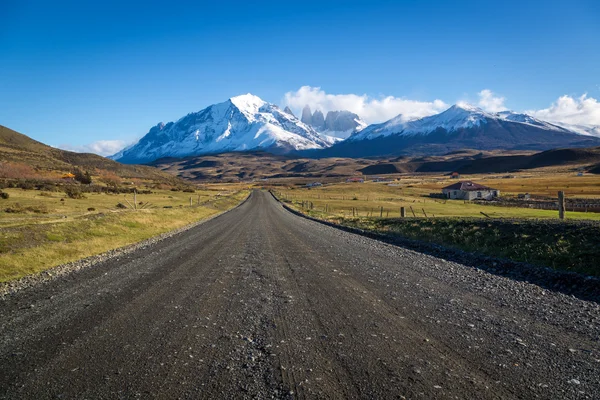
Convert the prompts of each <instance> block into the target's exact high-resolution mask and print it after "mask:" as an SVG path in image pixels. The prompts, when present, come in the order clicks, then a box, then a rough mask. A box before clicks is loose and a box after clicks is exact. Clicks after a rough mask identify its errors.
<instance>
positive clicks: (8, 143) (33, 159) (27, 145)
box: [0, 125, 185, 184]
mask: <svg viewBox="0 0 600 400" xmlns="http://www.w3.org/2000/svg"><path fill="white" fill-rule="evenodd" d="M3 162H4V163H6V162H9V163H16V164H20V165H23V164H24V165H27V166H29V167H32V168H33V169H34V170H35V171H38V172H39V173H47V172H59V173H65V172H70V171H72V170H73V169H74V168H81V169H83V170H89V171H94V170H101V171H107V172H111V173H114V174H116V175H117V176H119V177H121V178H139V179H149V180H153V181H156V182H160V183H167V184H185V183H184V182H182V181H181V180H180V179H178V178H176V177H174V176H173V175H170V174H168V173H166V172H162V171H160V170H158V169H156V168H153V167H150V166H145V165H124V164H121V163H118V162H116V161H113V160H109V159H108V158H104V157H101V156H98V155H96V154H87V153H75V152H71V151H66V150H61V149H57V148H54V147H51V146H48V145H45V144H44V143H41V142H38V141H36V140H33V139H31V138H30V137H28V136H26V135H23V134H21V133H19V132H16V131H14V130H12V129H9V128H7V127H5V126H2V125H0V163H3Z"/></svg>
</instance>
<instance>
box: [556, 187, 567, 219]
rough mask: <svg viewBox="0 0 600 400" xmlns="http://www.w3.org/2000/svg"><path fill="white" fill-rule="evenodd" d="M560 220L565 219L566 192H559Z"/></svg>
mask: <svg viewBox="0 0 600 400" xmlns="http://www.w3.org/2000/svg"><path fill="white" fill-rule="evenodd" d="M558 218H559V219H565V192H563V191H562V190H561V191H559V192H558Z"/></svg>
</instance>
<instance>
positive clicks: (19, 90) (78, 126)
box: [0, 0, 600, 148]
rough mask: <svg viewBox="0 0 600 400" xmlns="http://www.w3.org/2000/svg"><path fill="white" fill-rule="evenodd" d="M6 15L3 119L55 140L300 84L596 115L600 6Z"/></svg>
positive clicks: (99, 7)
mask: <svg viewBox="0 0 600 400" xmlns="http://www.w3.org/2000/svg"><path fill="white" fill-rule="evenodd" d="M122 3H127V4H122ZM0 16H2V21H3V23H2V24H0V51H1V52H0V54H1V55H0V58H1V59H0V61H1V64H0V124H2V125H6V126H8V127H10V128H13V129H16V130H18V131H20V132H22V133H25V134H27V135H29V136H31V137H33V138H35V139H37V140H40V141H42V142H45V143H48V144H51V145H68V146H71V147H72V148H84V147H82V146H84V145H87V144H89V143H91V142H95V141H98V140H111V141H112V140H120V141H124V142H130V141H132V140H134V139H136V138H139V137H140V136H142V135H143V134H145V133H146V132H147V131H148V129H149V128H150V127H151V126H153V125H155V124H156V123H157V122H159V121H165V122H167V121H170V120H176V119H178V118H180V117H182V116H183V115H185V114H187V113H189V112H192V111H197V110H200V109H202V108H204V107H206V106H208V105H210V104H213V103H216V102H222V101H224V100H226V99H227V98H229V97H231V96H235V95H237V94H242V93H247V92H251V93H253V94H256V95H258V96H260V97H262V98H263V99H264V100H267V101H270V102H273V103H277V104H282V105H283V104H284V103H285V102H286V101H289V99H290V98H293V99H295V101H296V102H299V101H303V97H302V96H300V95H298V91H299V90H300V89H301V87H303V86H309V87H310V88H311V89H310V90H312V92H314V93H317V92H318V93H322V94H323V93H326V94H330V95H341V94H346V95H357V96H363V97H361V98H363V99H365V98H366V99H367V101H366V104H367V106H368V105H369V104H370V102H372V101H377V100H378V99H382V98H384V97H386V96H393V98H394V99H401V100H406V101H409V100H410V101H415V102H423V103H424V104H426V103H430V102H433V101H434V100H436V99H437V100H441V101H442V102H443V103H444V104H452V103H454V102H457V101H470V102H474V103H477V102H478V101H480V100H481V95H478V93H481V91H482V90H484V89H487V90H490V91H491V92H490V93H491V95H490V96H492V97H493V99H502V101H500V103H498V104H501V106H502V107H508V108H510V109H515V110H546V111H548V110H550V111H548V112H552V105H553V104H554V107H555V108H556V109H558V108H560V107H559V106H560V104H561V103H560V101H561V100H560V99H561V96H563V97H562V98H563V99H564V98H565V96H566V98H568V99H570V100H572V101H573V102H574V103H573V104H571V106H573V107H580V108H581V107H582V104H583V107H584V108H585V107H588V106H589V107H592V109H591V111H590V113H589V115H588V114H586V115H588V116H587V117H585V118H587V119H585V118H583V117H581V118H579V119H578V120H577V121H579V122H589V123H596V121H597V119H596V118H600V117H598V115H600V114H597V113H598V112H600V111H599V110H600V108H599V109H597V108H596V107H597V106H598V104H599V103H598V102H597V101H596V99H598V98H600V51H599V50H598V49H600V24H598V18H599V17H600V2H598V1H572V2H565V1H525V0H521V1H503V2H492V1H460V0H458V1H439V2H436V1H427V2H423V1H376V0H371V1H352V0H346V1H318V2H317V1H311V0H305V1H302V2H289V1H287V2H286V1H277V2H272V1H268V0H264V1H260V2H247V1H244V2H236V1H228V2H216V1H213V2H197V1H194V2H176V1H171V2H153V1H145V2H139V3H137V2H134V1H131V2H122V1H109V0H107V1H101V2H100V1H98V2H94V1H83V2H82V1H59V2H57V1H27V0H4V1H1V2H0ZM316 88H320V89H316ZM309 92H310V91H309ZM286 93H287V94H288V96H287V97H286ZM486 93H487V92H486ZM584 94H587V97H585V98H582V97H581V96H583V95H584ZM365 96H366V97H365ZM313 97H314V96H313ZM286 99H287V100H286ZM313 99H314V98H313ZM590 100H591V101H590ZM315 101H317V100H315ZM586 102H587V103H586ZM559 103H560V104H559ZM336 104H337V103H336ZM394 104H395V103H394ZM398 104H400V103H398ZM586 104H587V105H586ZM590 104H591V106H590ZM398 107H399V109H398V111H399V112H402V111H403V110H402V107H401V106H400V105H399V106H398ZM586 110H587V109H586ZM365 112H367V113H369V112H370V111H369V110H367V111H365ZM388 112H391V111H390V110H388ZM586 112H587V111H586ZM385 115H387V114H385ZM590 115H591V117H590ZM382 117H383V114H377V112H373V113H372V115H371V116H370V119H371V120H375V119H377V118H382ZM598 124H600V122H598ZM68 146H67V147H68Z"/></svg>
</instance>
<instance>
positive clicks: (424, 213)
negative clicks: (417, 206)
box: [421, 208, 429, 218]
mask: <svg viewBox="0 0 600 400" xmlns="http://www.w3.org/2000/svg"><path fill="white" fill-rule="evenodd" d="M421 210H423V215H425V218H429V217H427V213H426V212H425V209H424V208H421Z"/></svg>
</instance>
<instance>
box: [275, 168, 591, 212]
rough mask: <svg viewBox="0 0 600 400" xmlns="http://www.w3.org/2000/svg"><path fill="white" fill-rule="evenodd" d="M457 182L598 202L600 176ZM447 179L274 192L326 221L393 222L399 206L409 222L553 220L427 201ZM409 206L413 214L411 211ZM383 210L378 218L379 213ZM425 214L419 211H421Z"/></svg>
mask: <svg viewBox="0 0 600 400" xmlns="http://www.w3.org/2000/svg"><path fill="white" fill-rule="evenodd" d="M461 180H472V181H474V182H477V183H481V184H483V185H486V186H490V187H493V188H495V189H499V190H500V192H501V194H502V195H503V196H504V195H508V196H515V197H516V196H517V195H518V194H520V193H530V194H536V195H544V196H554V197H556V196H557V192H558V190H564V191H565V193H566V196H567V197H578V198H583V197H586V198H600V176H598V175H589V176H583V177H578V176H575V175H574V174H573V173H570V174H567V173H563V174H552V173H541V172H537V173H527V174H519V175H516V177H515V178H511V179H503V178H502V177H501V176H497V175H479V176H464V177H462V179H461ZM456 182H457V181H456V180H450V179H448V177H446V176H435V175H426V176H404V177H402V178H401V179H400V180H399V181H395V182H392V184H393V185H394V186H389V185H388V184H387V183H375V182H366V183H333V184H327V185H324V186H322V187H319V188H311V189H307V188H304V187H293V186H284V187H277V188H275V190H276V191H277V193H279V194H280V196H281V198H283V199H287V200H290V201H292V202H294V203H296V204H297V205H299V206H301V204H302V202H303V201H304V204H305V208H307V207H308V206H307V203H308V202H310V203H311V205H312V207H313V211H322V212H325V211H326V214H328V215H331V216H352V215H353V209H354V216H372V217H379V216H382V217H384V218H386V217H389V218H398V217H399V216H400V207H405V208H406V213H407V216H408V217H413V213H412V211H414V213H415V216H417V217H424V216H425V214H427V216H428V217H431V218H433V217H472V218H485V217H484V215H483V214H481V213H482V212H483V213H485V214H487V215H489V216H490V217H492V218H543V219H546V218H557V216H558V213H557V212H556V211H552V210H538V209H530V208H517V207H497V206H488V205H480V204H475V203H471V202H465V201H463V200H443V199H434V198H430V197H429V194H430V193H441V190H442V188H443V187H444V186H448V185H450V184H452V183H456ZM411 207H412V211H411ZM382 208H383V213H382V212H381V209H382ZM423 210H424V211H423ZM566 215H567V218H568V219H584V220H600V213H586V212H567V214H566Z"/></svg>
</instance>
